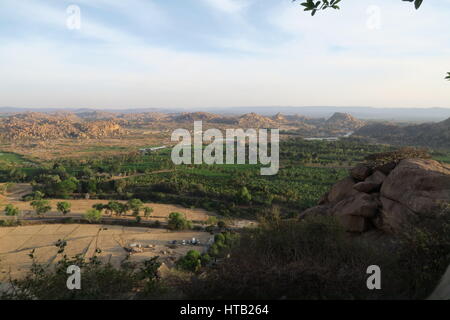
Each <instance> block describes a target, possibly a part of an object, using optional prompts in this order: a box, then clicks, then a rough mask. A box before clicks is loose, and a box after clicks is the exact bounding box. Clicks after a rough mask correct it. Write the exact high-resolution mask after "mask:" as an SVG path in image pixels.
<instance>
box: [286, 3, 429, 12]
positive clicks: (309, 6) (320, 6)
mask: <svg viewBox="0 0 450 320" xmlns="http://www.w3.org/2000/svg"><path fill="white" fill-rule="evenodd" d="M292 1H293V2H295V1H299V0H292ZM402 1H408V2H414V6H415V8H416V9H419V8H420V6H421V5H422V2H423V0H402ZM339 2H341V0H321V1H314V0H306V1H305V2H302V3H301V4H300V5H301V6H303V7H305V8H304V9H303V10H304V11H311V15H312V16H314V15H315V14H316V12H317V11H319V10H325V9H329V8H332V9H337V10H339V9H340V7H339V6H338V5H337V4H338V3H339Z"/></svg>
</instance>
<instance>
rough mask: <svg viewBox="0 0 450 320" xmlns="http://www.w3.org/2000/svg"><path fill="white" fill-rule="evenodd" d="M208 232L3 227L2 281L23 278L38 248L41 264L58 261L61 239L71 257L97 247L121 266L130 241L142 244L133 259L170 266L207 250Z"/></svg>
mask: <svg viewBox="0 0 450 320" xmlns="http://www.w3.org/2000/svg"><path fill="white" fill-rule="evenodd" d="M211 237H212V236H211V235H210V234H209V233H206V232H195V231H186V232H170V231H167V230H165V229H152V228H136V227H123V226H108V225H84V224H48V225H33V226H18V227H0V282H2V281H5V280H7V279H8V277H9V276H11V277H12V278H17V277H21V276H23V275H24V274H25V272H26V271H27V270H29V268H30V267H31V263H32V261H31V259H30V257H29V256H28V255H29V253H30V252H31V250H33V249H35V253H34V255H35V257H36V259H37V261H38V262H40V263H50V264H52V263H55V262H56V261H57V259H58V256H57V251H58V248H57V247H56V246H55V243H56V242H57V241H58V240H59V239H63V240H66V241H67V247H66V250H65V253H66V254H67V255H68V256H74V255H76V254H83V255H84V257H85V258H90V257H92V256H93V255H94V254H95V252H96V249H100V250H101V253H100V254H97V256H98V257H99V258H100V259H101V260H102V261H104V262H110V263H112V264H113V265H114V266H119V265H120V263H121V261H123V260H124V259H125V258H126V257H127V256H128V255H129V253H128V252H127V251H126V250H125V249H124V248H125V247H129V245H130V244H133V243H139V244H141V245H142V250H143V252H140V253H133V254H131V255H130V257H129V261H131V262H141V261H144V260H148V259H150V258H152V257H154V256H159V257H160V260H161V261H162V262H164V263H165V264H166V265H167V266H168V267H172V266H173V264H174V262H175V261H176V260H177V259H178V258H180V257H181V256H183V255H185V254H186V253H187V252H188V251H189V250H192V249H195V250H198V251H200V252H203V251H204V250H206V244H207V243H208V241H209V240H210V239H211ZM192 238H196V239H199V240H200V243H201V244H200V245H195V246H194V245H181V244H180V245H177V246H176V248H169V247H168V243H169V241H173V240H177V241H178V242H181V241H182V240H191V239H192Z"/></svg>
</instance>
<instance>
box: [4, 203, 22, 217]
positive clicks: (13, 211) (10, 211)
mask: <svg viewBox="0 0 450 320" xmlns="http://www.w3.org/2000/svg"><path fill="white" fill-rule="evenodd" d="M4 212H5V215H7V216H17V215H19V212H20V211H19V208H17V207H14V206H13V205H12V204H8V205H7V206H6V207H5V210H4Z"/></svg>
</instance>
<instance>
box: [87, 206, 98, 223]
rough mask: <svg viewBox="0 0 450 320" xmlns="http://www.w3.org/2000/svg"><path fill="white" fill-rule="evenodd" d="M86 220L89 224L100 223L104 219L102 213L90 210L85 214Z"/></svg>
mask: <svg viewBox="0 0 450 320" xmlns="http://www.w3.org/2000/svg"><path fill="white" fill-rule="evenodd" d="M84 218H85V219H86V220H87V221H89V222H91V223H92V222H98V221H100V219H101V218H102V213H101V212H100V211H98V210H95V209H90V210H88V211H87V212H86V213H85V214H84Z"/></svg>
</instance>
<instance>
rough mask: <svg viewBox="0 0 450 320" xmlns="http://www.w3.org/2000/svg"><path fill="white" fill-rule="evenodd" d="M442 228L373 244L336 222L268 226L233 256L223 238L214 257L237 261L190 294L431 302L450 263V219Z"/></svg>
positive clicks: (249, 233) (197, 283)
mask: <svg viewBox="0 0 450 320" xmlns="http://www.w3.org/2000/svg"><path fill="white" fill-rule="evenodd" d="M439 225H440V226H438V225H434V226H432V227H429V228H421V229H420V230H417V229H415V230H411V232H410V233H409V235H402V236H399V237H398V238H392V237H389V238H380V239H378V240H377V241H374V240H369V241H368V240H364V238H362V237H352V236H351V235H349V234H347V233H346V232H345V231H344V230H343V229H342V227H341V226H340V224H338V223H337V221H336V220H335V218H334V217H311V218H308V219H305V220H301V221H298V220H280V221H271V222H262V223H261V225H260V226H259V228H255V229H247V230H245V231H244V232H243V233H242V235H241V240H240V241H236V242H235V244H234V245H232V246H231V247H230V248H229V249H227V243H230V241H229V240H228V241H227V236H225V235H224V234H221V235H217V236H216V237H215V243H214V244H213V245H212V246H211V247H210V250H209V254H210V255H211V256H213V257H214V256H219V257H221V256H222V257H223V256H224V253H226V252H229V255H230V256H229V258H228V259H223V260H222V261H221V262H220V263H219V264H218V265H217V266H216V267H215V268H213V269H209V270H208V272H207V273H206V276H202V277H198V278H194V279H193V281H191V282H189V283H186V287H185V292H186V294H187V295H188V298H190V299H280V298H287V299H351V300H353V299H423V298H426V297H427V295H429V294H430V293H431V291H432V289H433V288H434V287H435V286H436V284H437V282H438V281H439V279H440V277H441V276H442V274H443V273H444V272H445V269H446V267H447V266H448V265H449V263H450V255H449V254H450V223H449V221H448V218H447V222H439ZM224 250H228V251H224ZM227 256H228V254H227ZM370 265H377V266H379V267H380V268H381V270H382V286H383V290H368V289H367V286H366V281H367V277H368V275H367V274H366V270H367V267H368V266H370Z"/></svg>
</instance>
